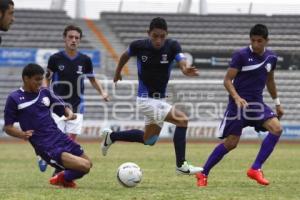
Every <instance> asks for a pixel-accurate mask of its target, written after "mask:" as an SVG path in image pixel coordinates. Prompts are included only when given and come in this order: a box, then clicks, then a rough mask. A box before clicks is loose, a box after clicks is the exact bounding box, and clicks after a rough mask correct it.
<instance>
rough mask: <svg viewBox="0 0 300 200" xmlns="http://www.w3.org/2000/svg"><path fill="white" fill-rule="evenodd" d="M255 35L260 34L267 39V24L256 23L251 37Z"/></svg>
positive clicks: (251, 31)
mask: <svg viewBox="0 0 300 200" xmlns="http://www.w3.org/2000/svg"><path fill="white" fill-rule="evenodd" d="M253 35H259V36H262V37H263V38H265V39H267V38H268V35H269V32H268V28H267V26H266V25H264V24H255V25H254V26H253V27H252V28H251V30H250V37H251V36H253Z"/></svg>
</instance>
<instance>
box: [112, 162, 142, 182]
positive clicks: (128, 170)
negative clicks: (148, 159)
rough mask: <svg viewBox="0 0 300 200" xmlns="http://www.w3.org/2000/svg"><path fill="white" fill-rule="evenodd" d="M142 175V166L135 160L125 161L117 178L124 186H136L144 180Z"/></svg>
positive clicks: (119, 169)
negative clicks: (134, 161)
mask: <svg viewBox="0 0 300 200" xmlns="http://www.w3.org/2000/svg"><path fill="white" fill-rule="evenodd" d="M142 175H143V173H142V170H141V168H140V167H139V166H138V165H137V164H135V163H133V162H126V163H123V164H122V165H120V167H119V168H118V171H117V179H118V181H119V183H120V184H121V185H123V186H124V187H135V186H136V185H137V184H138V183H140V182H141V181H142Z"/></svg>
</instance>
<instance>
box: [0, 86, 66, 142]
mask: <svg viewBox="0 0 300 200" xmlns="http://www.w3.org/2000/svg"><path fill="white" fill-rule="evenodd" d="M51 109H54V112H55V113H56V114H57V115H59V116H61V115H63V114H64V112H65V104H64V102H63V101H62V100H61V99H60V98H59V97H57V96H55V95H54V93H53V92H50V90H48V89H47V88H41V89H40V91H39V92H38V93H31V92H26V91H24V90H23V89H22V88H21V89H19V90H16V91H14V92H12V93H11V94H10V95H9V96H8V97H7V100H6V104H5V109H4V123H5V125H13V124H14V123H15V122H19V124H20V127H21V129H22V130H23V131H28V130H34V132H33V135H32V137H30V139H29V141H30V142H31V143H32V144H33V145H34V146H36V145H45V146H48V145H51V144H53V142H54V141H55V139H56V138H57V137H58V135H57V133H58V134H63V133H62V132H61V131H60V130H59V129H58V128H57V125H56V123H55V122H54V120H53V118H52V117H51V112H50V110H51Z"/></svg>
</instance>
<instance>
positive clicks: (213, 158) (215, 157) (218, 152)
mask: <svg viewBox="0 0 300 200" xmlns="http://www.w3.org/2000/svg"><path fill="white" fill-rule="evenodd" d="M227 153H228V150H227V149H226V148H225V146H224V143H221V144H219V145H218V146H216V148H215V149H214V151H213V152H212V153H211V154H210V156H209V157H208V159H207V161H206V163H205V165H204V167H203V172H202V173H203V174H205V175H206V176H208V174H209V171H210V170H211V169H212V168H213V167H214V166H215V165H216V164H217V163H218V162H219V161H220V160H222V158H223V157H224V155H225V154H227Z"/></svg>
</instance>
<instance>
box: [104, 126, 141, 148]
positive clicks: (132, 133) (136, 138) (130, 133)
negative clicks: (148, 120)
mask: <svg viewBox="0 0 300 200" xmlns="http://www.w3.org/2000/svg"><path fill="white" fill-rule="evenodd" d="M110 139H111V141H112V142H115V141H125V142H139V143H143V144H144V131H141V130H137V129H132V130H127V131H117V132H112V133H111V134H110Z"/></svg>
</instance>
